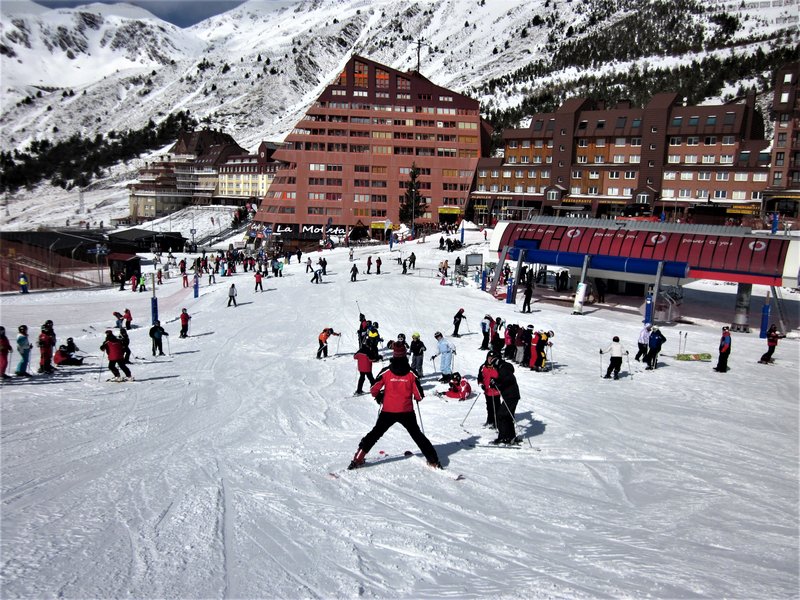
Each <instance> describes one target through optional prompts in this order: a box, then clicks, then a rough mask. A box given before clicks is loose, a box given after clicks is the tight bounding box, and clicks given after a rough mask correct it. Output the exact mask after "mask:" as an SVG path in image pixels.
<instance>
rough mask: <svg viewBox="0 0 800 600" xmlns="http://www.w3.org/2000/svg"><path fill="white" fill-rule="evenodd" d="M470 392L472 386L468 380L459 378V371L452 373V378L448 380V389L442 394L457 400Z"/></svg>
mask: <svg viewBox="0 0 800 600" xmlns="http://www.w3.org/2000/svg"><path fill="white" fill-rule="evenodd" d="M471 393H472V386H471V385H470V384H469V381H467V380H466V379H462V378H461V373H459V372H457V371H456V372H455V373H453V379H451V380H450V389H449V390H447V391H446V392H445V393H444V395H445V396H447V397H448V398H457V399H458V401H459V402H461V401H463V400H466V399H467V397H468V396H469V395H470V394H471Z"/></svg>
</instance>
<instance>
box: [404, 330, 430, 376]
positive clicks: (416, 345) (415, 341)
mask: <svg viewBox="0 0 800 600" xmlns="http://www.w3.org/2000/svg"><path fill="white" fill-rule="evenodd" d="M408 349H409V351H410V352H411V368H412V369H414V372H415V373H416V374H417V377H422V375H423V373H422V365H423V361H422V358H423V356H422V355H423V353H424V352H425V351H426V350H427V348H426V347H425V344H423V343H422V341H421V340H420V339H419V334H418V333H412V334H411V345H410V346H409V348H408Z"/></svg>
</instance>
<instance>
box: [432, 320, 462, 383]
mask: <svg viewBox="0 0 800 600" xmlns="http://www.w3.org/2000/svg"><path fill="white" fill-rule="evenodd" d="M433 337H434V338H436V342H437V349H438V354H434V355H433V356H431V360H433V359H434V358H436V357H437V356H441V357H442V361H441V363H440V364H439V370H440V371H441V373H442V378H441V379H440V380H439V381H442V382H444V383H448V382H449V381H450V379H451V378H452V376H453V356H454V355H455V354H456V347H455V346H454V345H453V344H452V343H451V342H448V341H447V340H446V339H444V336H443V335H442V333H441V332H440V331H437V332H436V333H435V334H434V335H433Z"/></svg>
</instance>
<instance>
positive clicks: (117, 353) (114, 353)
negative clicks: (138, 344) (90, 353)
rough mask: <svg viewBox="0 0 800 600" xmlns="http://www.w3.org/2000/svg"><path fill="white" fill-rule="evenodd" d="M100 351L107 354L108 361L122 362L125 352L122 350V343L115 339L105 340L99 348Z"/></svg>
mask: <svg viewBox="0 0 800 600" xmlns="http://www.w3.org/2000/svg"><path fill="white" fill-rule="evenodd" d="M100 350H102V351H104V352H105V353H107V354H108V360H110V361H111V360H122V359H123V358H124V357H125V351H124V350H123V348H122V342H120V341H119V340H117V339H113V340H106V341H105V342H103V345H102V346H100Z"/></svg>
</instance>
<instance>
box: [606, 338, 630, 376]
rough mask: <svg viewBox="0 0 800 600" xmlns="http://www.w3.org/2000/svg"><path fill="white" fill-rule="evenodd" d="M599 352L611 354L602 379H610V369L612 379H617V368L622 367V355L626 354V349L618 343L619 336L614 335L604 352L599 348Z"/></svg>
mask: <svg viewBox="0 0 800 600" xmlns="http://www.w3.org/2000/svg"><path fill="white" fill-rule="evenodd" d="M600 354H610V355H611V359H610V360H609V361H608V369H607V370H606V374H605V376H604V377H603V379H611V371H614V379H619V370H620V369H621V368H622V355H623V354H628V351H627V350H625V347H624V346H623V345H622V344H621V343H620V341H619V337H617V336H616V335H615V336H614V339H613V341H612V342H611V343H610V344H609V345H608V348H606V349H605V352H604V351H603V350H600Z"/></svg>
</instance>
